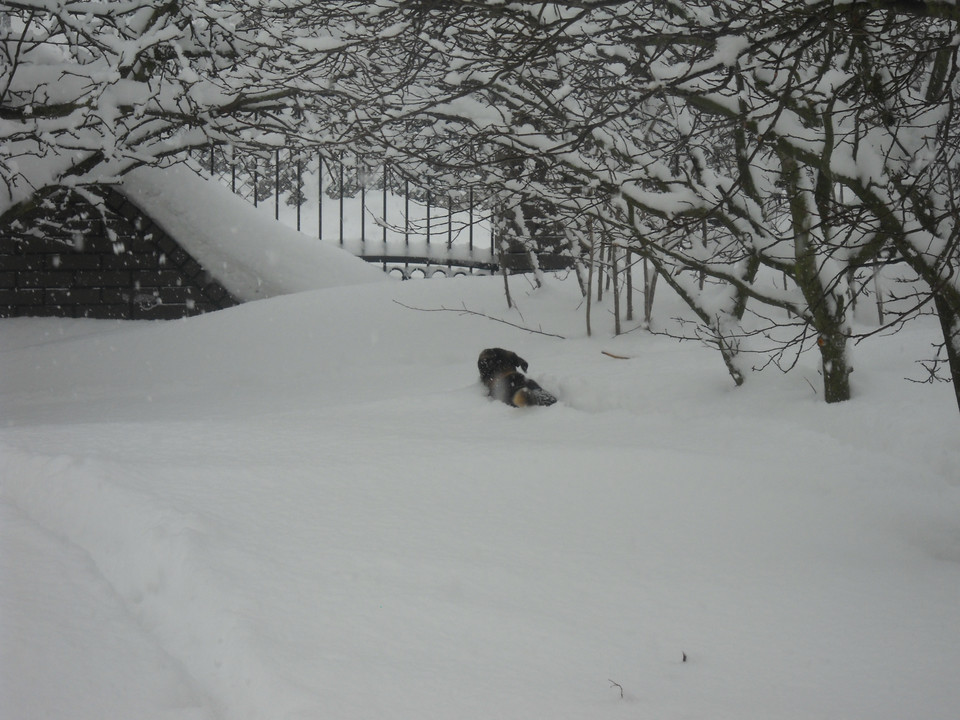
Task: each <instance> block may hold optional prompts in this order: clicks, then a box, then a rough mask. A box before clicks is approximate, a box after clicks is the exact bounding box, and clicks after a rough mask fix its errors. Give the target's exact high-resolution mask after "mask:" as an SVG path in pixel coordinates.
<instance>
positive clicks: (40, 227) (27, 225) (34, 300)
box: [0, 187, 237, 320]
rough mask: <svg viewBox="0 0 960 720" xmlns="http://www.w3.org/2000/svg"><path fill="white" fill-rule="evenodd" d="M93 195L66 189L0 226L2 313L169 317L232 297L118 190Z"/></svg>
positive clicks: (229, 301) (204, 308) (208, 308)
mask: <svg viewBox="0 0 960 720" xmlns="http://www.w3.org/2000/svg"><path fill="white" fill-rule="evenodd" d="M92 195H93V196H94V197H93V200H94V202H96V205H97V206H95V205H94V204H92V203H91V201H90V200H89V199H88V198H90V197H91V192H88V191H85V192H84V193H83V194H80V193H76V192H70V191H64V192H63V193H60V194H59V195H56V196H54V197H52V198H51V199H50V200H49V201H47V202H46V203H45V205H44V207H43V208H41V209H39V210H37V211H34V212H32V213H30V214H28V215H26V216H24V217H22V218H20V219H19V220H18V221H17V222H16V223H14V224H13V226H12V227H6V228H3V229H0V317H22V316H34V317H36V316H56V317H86V318H120V319H128V320H145V319H162V320H168V319H174V318H181V317H186V316H191V315H199V314H201V313H205V312H210V311H213V310H220V309H222V308H226V307H230V306H232V305H236V304H237V300H236V299H235V298H234V297H232V296H231V295H230V293H229V292H227V290H226V289H225V288H224V287H223V286H222V285H220V284H219V283H217V282H216V281H215V280H213V279H212V278H211V277H210V276H209V274H208V273H207V272H206V271H205V270H204V269H203V268H202V267H200V265H199V264H198V263H197V261H196V260H194V259H193V258H192V257H191V256H190V255H189V254H188V253H187V252H186V251H185V250H183V248H181V247H180V246H179V245H178V244H177V243H176V242H175V241H174V240H173V239H172V238H170V237H169V236H168V235H167V234H166V233H165V232H164V231H163V230H162V229H161V228H159V227H158V226H157V225H155V224H154V223H153V222H152V221H151V220H150V219H149V218H146V217H145V216H143V214H142V213H141V212H140V210H139V209H138V208H137V207H136V206H134V205H133V204H131V203H130V202H129V201H128V200H127V199H126V198H124V197H123V195H121V194H120V193H118V192H117V191H116V190H114V189H112V188H106V187H105V188H98V189H96V190H95V191H92ZM97 198H99V199H100V200H97Z"/></svg>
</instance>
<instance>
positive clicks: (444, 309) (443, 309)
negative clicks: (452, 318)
mask: <svg viewBox="0 0 960 720" xmlns="http://www.w3.org/2000/svg"><path fill="white" fill-rule="evenodd" d="M394 302H395V303H396V304H397V305H399V306H400V307H405V308H407V310H417V311H419V312H455V313H458V314H460V315H477V316H479V317H482V318H486V319H487V320H493V321H494V322H498V323H503V324H504V325H509V326H510V327H515V328H517V329H519V330H526V331H527V332H530V333H536V334H537V335H546V336H547V337H555V338H560V339H561V340H566V338H565V337H564V336H563V335H557V334H556V333H548V332H544V331H543V330H534V329H533V328H528V327H524V326H523V325H517V324H516V323H512V322H509V321H508V320H501V319H500V318H495V317H493V316H491V315H487V314H485V313H482V312H477V311H476V310H468V309H467V306H466V305H464V306H463V307H462V308H448V307H443V306H441V307H438V308H418V307H413V306H412V305H404V304H403V303H402V302H400V301H399V300H394Z"/></svg>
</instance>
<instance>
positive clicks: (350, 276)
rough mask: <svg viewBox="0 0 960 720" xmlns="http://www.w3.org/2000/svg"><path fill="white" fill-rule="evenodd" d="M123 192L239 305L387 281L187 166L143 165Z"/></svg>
mask: <svg viewBox="0 0 960 720" xmlns="http://www.w3.org/2000/svg"><path fill="white" fill-rule="evenodd" d="M119 190H120V192H121V193H122V194H123V195H124V196H125V197H126V198H127V199H129V200H130V201H131V202H132V203H134V204H135V205H136V206H137V207H139V208H140V209H141V210H142V211H143V212H144V213H145V214H146V215H148V216H149V217H150V218H151V219H152V220H153V221H154V222H155V223H157V225H159V226H160V227H162V228H163V229H164V231H165V232H167V234H169V235H170V236H171V237H172V238H173V239H174V240H176V241H177V242H178V243H179V244H180V245H181V246H182V247H183V249H184V250H186V251H187V252H188V253H190V254H191V255H192V256H193V257H194V259H196V260H197V262H199V263H200V264H201V265H202V266H203V267H204V269H205V270H207V272H209V273H210V274H211V275H212V276H213V277H214V278H215V279H216V280H217V281H218V282H219V283H220V284H222V285H223V286H224V287H225V288H226V289H227V290H229V291H230V293H231V294H232V295H233V296H234V297H236V298H237V299H238V300H243V301H248V300H256V299H258V298H267V297H272V296H274V295H285V294H289V293H295V292H301V291H305V290H317V289H321V288H327V287H336V286H341V285H355V284H359V283H367V282H376V281H381V282H382V281H386V280H387V279H386V276H385V275H384V274H383V272H382V271H381V270H379V269H378V268H376V267H374V266H372V265H369V264H368V263H366V262H364V261H363V260H361V259H359V258H357V257H355V256H353V255H351V254H350V253H348V252H346V251H345V250H343V249H341V248H339V247H337V246H335V245H329V244H327V243H324V242H322V241H320V240H316V239H311V238H309V237H307V236H306V235H304V234H302V233H300V232H298V231H297V230H295V229H293V228H290V227H287V226H286V225H283V224H281V223H279V222H277V221H276V220H274V219H273V218H272V217H270V216H269V215H268V214H266V213H265V212H263V210H262V209H258V208H255V207H253V205H251V204H250V203H248V202H247V201H245V200H243V199H242V198H240V197H238V196H237V195H234V194H233V193H232V192H230V190H228V189H227V188H225V187H223V186H222V185H220V184H219V183H217V182H216V181H214V180H208V179H205V178H202V177H200V176H199V175H198V174H197V173H196V172H194V171H193V170H191V169H190V168H188V167H185V166H182V165H177V166H173V167H169V168H155V167H144V168H139V169H137V170H134V171H132V172H131V173H129V174H128V175H127V176H126V177H125V178H124V181H123V184H122V185H121V186H120V188H119Z"/></svg>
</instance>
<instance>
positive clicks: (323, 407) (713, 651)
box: [0, 278, 960, 720]
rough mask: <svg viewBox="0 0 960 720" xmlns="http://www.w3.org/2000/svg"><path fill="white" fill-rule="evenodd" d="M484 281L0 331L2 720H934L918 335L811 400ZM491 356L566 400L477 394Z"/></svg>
mask: <svg viewBox="0 0 960 720" xmlns="http://www.w3.org/2000/svg"><path fill="white" fill-rule="evenodd" d="M514 283H515V285H514V287H515V291H516V292H515V294H516V295H517V297H518V300H519V305H520V311H519V313H517V312H508V311H506V309H505V307H504V302H503V297H502V281H500V280H499V279H496V278H462V279H452V280H432V281H425V282H408V283H374V284H371V285H366V286H362V287H341V288H331V289H328V290H320V291H316V292H310V293H303V294H299V295H292V296H284V297H278V298H273V299H270V300H265V301H260V302H256V303H251V304H248V305H244V306H241V307H238V308H234V309H231V310H229V311H224V312H221V313H217V314H214V315H209V316H204V317H200V318H195V319H191V320H186V321H183V322H170V323H165V324H162V323H158V324H117V323H112V322H78V321H59V320H8V321H3V322H2V323H0V378H2V382H0V417H2V418H3V425H4V427H3V429H0V483H2V484H0V523H2V524H0V572H2V578H0V671H2V672H0V682H2V688H0V690H2V697H4V698H5V699H4V701H3V703H2V706H0V717H2V718H3V720H7V719H8V718H9V720H21V719H26V718H41V717H58V718H71V720H74V719H77V720H84V719H86V718H89V719H90V720H94V719H96V720H102V719H103V718H138V719H140V718H178V719H181V718H189V719H190V720H194V719H200V718H231V719H233V718H238V719H239V718H257V719H260V718H320V717H323V718H344V719H352V718H377V719H378V720H379V719H382V718H422V717H444V718H446V717H449V718H474V717H475V718H489V717H499V718H531V717H549V718H598V717H657V718H737V719H740V718H745V717H748V718H749V717H758V718H759V717H763V718H839V717H845V718H864V719H867V718H869V719H870V720H882V719H883V718H889V719H891V720H894V719H896V720H899V719H900V718H904V717H924V718H928V719H943V720H948V719H949V718H953V717H955V715H956V709H957V708H958V707H960V684H958V683H957V682H956V667H957V665H958V661H960V615H958V613H957V607H958V601H960V450H958V449H957V444H956V442H955V437H956V430H957V427H958V424H960V420H958V418H957V416H956V408H955V406H954V405H953V401H952V398H951V392H950V389H949V388H948V387H946V386H929V385H916V384H911V383H906V382H904V381H902V378H903V376H904V375H906V374H908V373H911V372H912V368H911V363H912V360H913V359H914V358H913V357H912V356H911V354H910V353H911V352H912V351H913V348H915V347H925V343H926V342H928V340H927V337H928V336H929V337H930V338H931V341H932V339H933V337H934V336H933V335H932V333H933V332H934V330H935V328H934V327H933V325H932V324H924V323H917V324H916V325H915V326H913V327H910V328H908V329H907V330H905V331H904V333H903V334H901V335H898V336H895V337H893V338H886V339H877V340H875V341H872V342H871V343H867V344H865V345H864V346H863V347H861V348H858V355H857V358H858V359H857V362H858V366H857V372H856V376H855V377H856V381H857V398H856V399H855V400H854V401H852V402H850V403H846V404H844V405H841V406H834V407H828V406H826V405H824V404H822V403H821V402H819V401H818V399H817V397H815V395H814V393H813V391H812V390H811V385H810V384H808V381H809V382H810V383H812V384H813V385H814V386H817V385H818V378H817V376H816V368H815V366H814V365H813V358H804V359H803V360H802V361H801V364H800V367H799V368H798V369H797V371H795V372H794V373H792V374H789V375H779V374H768V373H765V374H763V375H758V376H751V377H750V379H749V381H748V384H747V385H746V386H745V387H744V388H741V389H739V390H735V389H733V388H732V386H731V383H730V382H729V380H728V378H727V377H726V375H725V373H724V370H723V366H722V363H721V362H720V360H719V358H718V357H717V356H716V355H715V354H714V353H712V352H711V351H709V350H707V349H705V348H701V347H698V346H696V345H692V344H690V345H678V344H677V343H676V342H674V341H672V340H669V339H667V338H664V337H654V336H650V335H649V334H647V333H643V332H640V331H637V332H634V333H631V334H629V335H627V336H623V337H621V338H618V339H617V340H613V339H611V338H610V337H609V334H606V330H607V329H606V328H605V327H604V314H603V311H598V315H597V316H596V318H595V325H596V326H598V327H600V329H601V334H600V337H595V338H593V339H588V338H585V337H583V329H582V325H583V318H582V311H577V306H578V304H579V294H578V292H577V291H576V283H575V282H573V281H567V282H560V281H551V282H550V283H549V284H548V286H547V287H545V288H542V289H540V290H537V291H533V290H529V291H527V290H528V289H527V287H526V285H525V282H524V281H523V280H520V279H515V280H514ZM394 300H400V301H401V302H403V303H405V304H406V305H410V306H415V307H423V308H439V307H443V306H445V307H459V306H460V304H461V303H465V304H466V305H467V306H468V307H470V308H471V309H472V310H475V311H478V312H485V313H489V314H492V315H496V316H498V317H504V318H505V319H509V320H510V321H511V322H517V323H521V324H524V325H526V326H528V327H537V328H541V329H543V330H544V331H548V332H553V333H558V334H562V335H565V336H567V338H568V339H566V340H560V339H557V338H553V337H548V336H544V335H535V334H531V333H527V332H523V331H520V330H517V329H513V328H510V327H508V326H505V325H502V324H498V323H494V322H491V321H490V320H486V319H484V318H481V317H477V316H464V315H458V314H456V313H452V312H438V313H422V312H416V311H413V310H409V309H407V308H404V307H401V306H400V305H398V304H396V303H395V302H393V301H394ZM673 309H674V308H666V309H663V310H662V311H659V310H658V311H659V312H662V313H663V314H662V317H664V318H667V317H669V316H670V315H671V311H672V310H673ZM495 345H500V346H506V347H510V348H512V349H514V350H516V351H517V352H519V353H520V354H521V355H522V356H524V357H525V358H527V359H528V360H529V361H530V374H531V375H532V376H533V377H535V378H536V379H537V380H539V381H540V382H541V384H543V385H544V386H545V387H548V388H550V389H552V390H554V391H555V392H556V393H557V394H558V395H559V397H560V403H559V404H558V405H557V406H554V407H552V408H549V409H543V408H539V409H530V410H522V411H518V410H514V409H511V408H508V407H506V406H503V405H499V404H496V403H493V402H490V401H488V400H487V399H486V398H485V397H483V394H482V392H481V390H480V387H479V385H478V383H477V382H476V380H475V374H476V367H475V360H476V354H477V352H479V350H480V349H482V348H484V347H487V346H495ZM601 350H612V351H614V352H616V353H617V354H621V355H625V356H630V357H631V358H632V359H630V360H616V359H612V358H610V357H608V356H605V355H602V354H601ZM684 656H686V662H684V661H683V658H684ZM613 683H616V684H617V685H614V684H613ZM618 686H619V687H618ZM621 687H622V691H623V697H622V698H621V689H620V688H621Z"/></svg>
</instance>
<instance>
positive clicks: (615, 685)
mask: <svg viewBox="0 0 960 720" xmlns="http://www.w3.org/2000/svg"><path fill="white" fill-rule="evenodd" d="M608 682H609V683H610V687H615V688H620V699H621V700H623V685H621V684H620V683H618V682H614V681H613V680H608Z"/></svg>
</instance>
